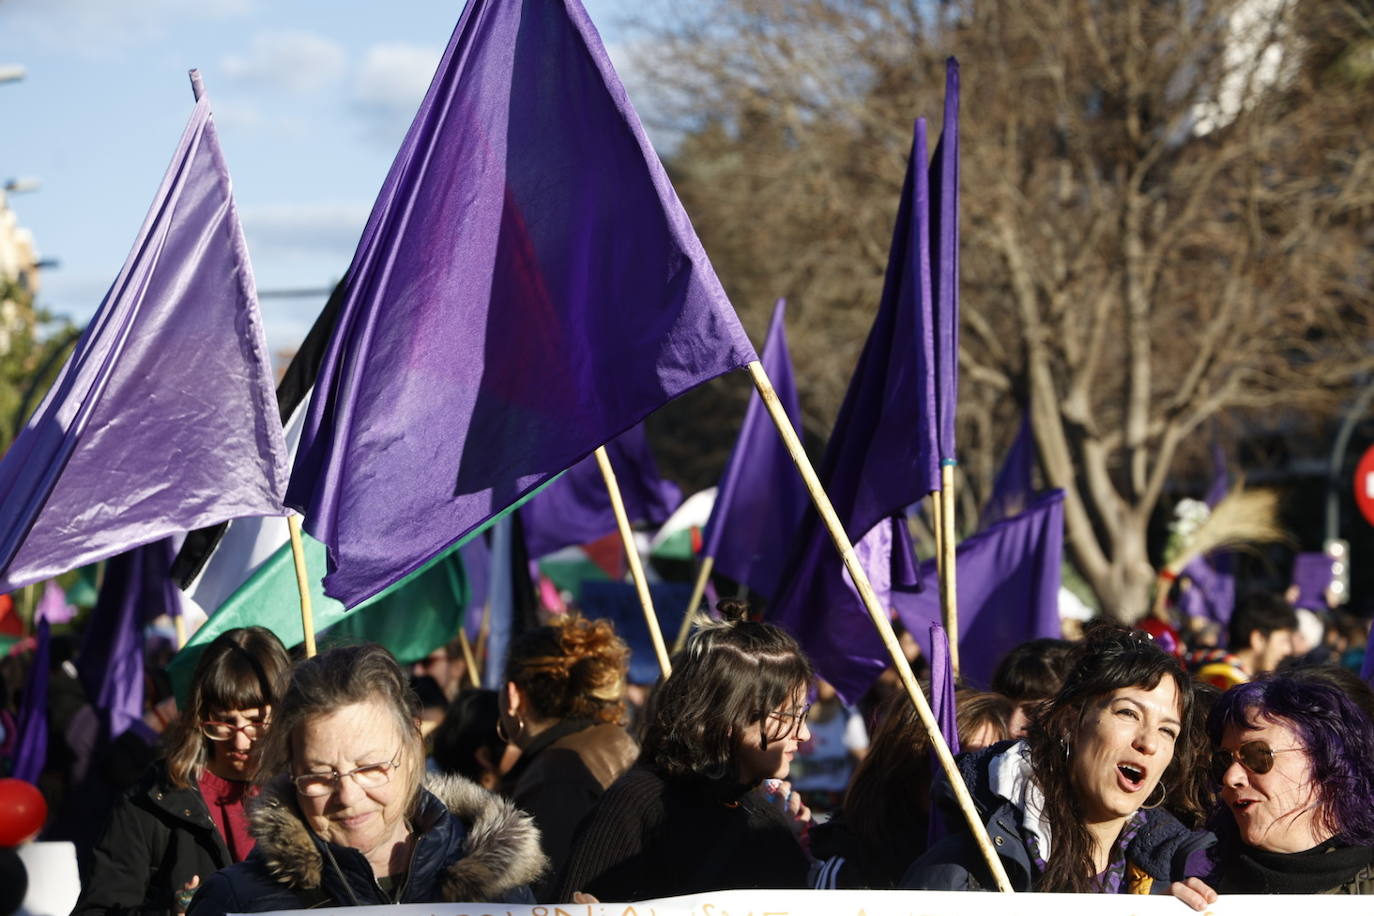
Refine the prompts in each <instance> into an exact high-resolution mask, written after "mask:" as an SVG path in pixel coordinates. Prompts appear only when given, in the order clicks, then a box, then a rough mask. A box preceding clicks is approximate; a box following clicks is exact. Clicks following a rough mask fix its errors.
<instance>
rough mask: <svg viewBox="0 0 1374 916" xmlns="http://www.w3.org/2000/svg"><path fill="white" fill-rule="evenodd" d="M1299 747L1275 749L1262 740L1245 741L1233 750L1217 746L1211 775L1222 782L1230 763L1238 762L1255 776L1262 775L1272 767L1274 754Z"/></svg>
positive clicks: (1297, 749)
mask: <svg viewBox="0 0 1374 916" xmlns="http://www.w3.org/2000/svg"><path fill="white" fill-rule="evenodd" d="M1300 750H1302V748H1300V747H1285V748H1279V749H1278V750H1275V749H1274V748H1271V747H1270V746H1269V745H1268V744H1266V743H1265V742H1263V741H1246V742H1245V743H1244V744H1242V745H1241V746H1240V747H1238V748H1236V749H1235V750H1233V751H1232V750H1227V749H1226V748H1224V747H1223V748H1219V749H1217V751H1216V752H1214V753H1213V754H1212V777H1213V778H1214V779H1215V780H1216V781H1217V782H1219V783H1220V782H1223V781H1224V779H1225V777H1226V771H1227V770H1229V769H1231V763H1232V762H1233V761H1234V762H1236V763H1239V764H1240V765H1241V766H1243V767H1245V769H1247V770H1249V771H1250V772H1251V773H1254V774H1255V775H1256V776H1263V775H1264V774H1265V773H1268V772H1269V771H1270V770H1272V769H1273V768H1274V755H1275V754H1287V753H1289V752H1290V751H1300Z"/></svg>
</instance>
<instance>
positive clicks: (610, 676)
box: [497, 616, 639, 900]
mask: <svg viewBox="0 0 1374 916" xmlns="http://www.w3.org/2000/svg"><path fill="white" fill-rule="evenodd" d="M629 661H630V652H629V649H628V648H627V647H626V646H625V643H624V641H622V640H621V639H620V637H619V636H617V635H616V633H615V628H614V627H613V626H612V625H611V623H610V622H609V621H606V620H586V619H584V618H581V617H576V616H574V617H569V618H567V619H566V620H564V621H562V622H561V623H557V624H554V625H551V626H543V627H539V628H537V629H534V630H530V631H529V632H527V633H525V634H524V635H523V636H521V637H520V638H519V639H517V640H516V641H515V644H514V645H512V646H511V649H510V655H509V656H508V657H507V660H506V683H505V686H504V687H503V688H502V689H501V691H500V693H499V695H498V697H497V701H498V703H499V708H500V714H501V717H500V719H499V720H498V723H497V726H498V730H499V731H500V732H501V733H502V735H503V736H504V737H505V738H506V740H507V741H509V742H510V743H511V744H514V745H515V746H516V747H518V748H519V749H520V756H519V758H518V759H517V760H516V762H515V765H514V766H513V767H512V768H511V770H510V772H509V773H507V774H506V777H505V779H504V781H503V792H504V794H505V795H506V796H507V797H509V798H510V799H511V800H512V801H514V802H515V804H516V805H517V806H518V807H519V808H520V809H521V810H523V811H525V812H527V813H529V814H531V815H533V817H534V821H535V823H536V824H538V825H539V832H540V835H541V837H542V840H543V846H544V854H545V855H547V856H548V857H549V860H550V863H551V866H550V871H549V874H548V875H546V877H545V879H544V882H543V883H542V884H537V885H535V887H534V892H535V897H536V899H541V900H542V899H543V898H544V896H545V894H546V893H547V891H549V890H551V888H550V887H549V886H548V885H549V884H550V883H551V882H552V880H553V876H554V875H555V874H557V871H558V869H559V868H560V867H561V866H562V865H563V863H564V862H565V861H566V860H567V857H568V852H569V851H570V849H571V845H572V837H573V831H575V830H576V829H577V825H578V823H580V822H581V820H582V818H584V817H586V815H587V813H588V812H589V811H591V810H592V808H593V807H595V806H596V803H597V801H598V800H599V799H600V798H601V795H602V793H603V792H605V791H606V788H607V787H608V786H609V785H610V784H611V783H613V782H615V781H616V780H617V779H619V778H620V774H622V773H624V772H625V771H626V770H627V769H629V768H630V765H631V764H632V763H634V760H635V757H636V756H637V755H638V753H639V748H638V747H637V746H636V745H635V742H634V739H633V738H631V737H630V736H629V734H628V733H627V732H626V731H625V729H624V728H623V727H622V723H623V721H624V719H625V703H624V700H623V699H622V694H623V692H624V683H625V672H626V670H627V669H628V667H629Z"/></svg>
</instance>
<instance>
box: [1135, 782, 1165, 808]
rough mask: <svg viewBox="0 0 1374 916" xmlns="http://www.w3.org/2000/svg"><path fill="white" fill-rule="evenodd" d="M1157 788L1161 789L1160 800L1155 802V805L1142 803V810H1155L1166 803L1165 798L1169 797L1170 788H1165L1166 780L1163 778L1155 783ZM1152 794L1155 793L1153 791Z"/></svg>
mask: <svg viewBox="0 0 1374 916" xmlns="http://www.w3.org/2000/svg"><path fill="white" fill-rule="evenodd" d="M1155 788H1156V789H1158V790H1159V801H1157V802H1155V803H1154V804H1153V805H1141V806H1140V807H1141V810H1143V811H1153V810H1154V809H1155V808H1158V807H1159V806H1160V805H1162V804H1164V799H1166V798H1168V797H1169V790H1168V789H1166V788H1164V780H1162V779H1161V780H1160V781H1159V782H1157V783H1156V784H1155ZM1150 794H1151V795H1154V793H1153V792H1151V793H1150ZM1145 800H1146V801H1149V799H1148V798H1146V799H1145Z"/></svg>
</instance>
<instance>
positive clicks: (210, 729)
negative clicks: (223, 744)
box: [200, 722, 267, 741]
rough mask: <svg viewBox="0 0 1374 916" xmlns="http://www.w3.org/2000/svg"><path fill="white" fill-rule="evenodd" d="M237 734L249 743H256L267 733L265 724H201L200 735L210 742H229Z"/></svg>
mask: <svg viewBox="0 0 1374 916" xmlns="http://www.w3.org/2000/svg"><path fill="white" fill-rule="evenodd" d="M238 732H243V737H245V738H247V739H248V740H249V741H256V740H258V739H259V738H261V737H262V736H263V735H264V734H265V733H266V732H267V723H266V722H248V723H246V724H244V725H235V724H234V723H232V722H202V723H201V724H200V733H201V734H202V735H204V736H205V737H207V738H209V739H210V740H211V741H230V740H232V739H233V737H234V735H235V734H237V733H238Z"/></svg>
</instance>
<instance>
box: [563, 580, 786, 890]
mask: <svg viewBox="0 0 1374 916" xmlns="http://www.w3.org/2000/svg"><path fill="white" fill-rule="evenodd" d="M720 611H721V613H722V616H723V619H722V620H721V621H719V622H713V623H709V624H706V625H704V626H702V627H700V628H699V629H697V630H696V631H695V632H693V633H692V635H691V636H690V637H689V638H688V640H687V645H686V646H685V647H684V648H683V650H682V651H681V652H679V653H678V654H677V655H676V656H674V658H673V673H672V674H671V675H670V676H669V677H668V679H667V680H665V681H661V682H660V683H659V684H658V686H657V687H656V688H655V689H654V693H653V695H652V696H651V697H650V699H649V704H648V708H647V710H646V712H645V717H646V725H645V731H644V738H643V744H642V746H641V751H640V755H639V760H638V761H637V762H636V764H635V765H634V766H633V767H631V768H630V769H629V770H628V771H626V773H625V774H624V775H623V776H621V777H620V778H619V779H618V780H616V782H615V783H613V784H612V785H611V787H610V788H609V789H607V790H606V794H605V795H603V796H602V798H601V801H600V803H599V804H598V805H597V807H596V808H595V809H593V811H592V813H591V814H590V815H589V816H588V818H587V819H586V820H585V821H583V822H582V825H581V827H580V828H579V829H578V832H577V835H576V837H575V839H574V840H573V846H572V853H571V856H570V857H569V860H568V864H567V866H566V867H565V868H564V869H563V872H562V874H561V876H560V878H559V880H558V882H557V888H558V890H557V891H556V893H555V895H554V899H555V900H559V901H567V900H572V899H574V895H575V894H578V893H586V894H590V895H591V896H593V897H595V898H596V899H598V900H606V901H610V900H614V901H626V900H644V899H647V898H652V897H670V896H675V895H679V894H693V893H699V892H704V891H712V890H723V889H726V888H787V887H804V886H805V882H806V874H807V870H808V868H809V859H808V857H807V855H806V854H805V852H803V850H802V847H801V845H800V844H799V842H798V839H797V835H798V833H799V832H800V830H801V826H802V825H803V824H804V823H805V822H806V820H808V814H809V813H808V812H807V811H806V809H805V807H804V806H803V805H802V804H801V799H800V798H799V797H797V796H796V795H795V794H792V793H790V792H789V791H788V787H787V785H786V783H785V780H786V777H787V773H788V770H789V768H790V766H791V762H792V758H793V756H795V754H796V752H797V747H798V745H800V744H801V743H802V742H804V741H806V740H807V739H808V738H810V737H811V733H810V731H808V729H807V726H806V715H807V711H808V709H809V707H808V704H807V692H808V690H809V689H810V685H811V663H810V662H809V661H807V659H806V656H805V655H804V654H802V651H801V648H800V647H799V646H798V645H797V643H796V640H794V639H793V638H792V637H791V636H789V635H788V634H787V633H786V632H784V631H783V630H781V629H779V628H778V627H775V626H773V625H772V624H767V623H758V622H755V621H750V620H746V619H744V613H745V611H746V606H745V605H744V604H743V603H741V602H736V601H722V602H721V603H720ZM765 783H766V785H765ZM755 790H759V791H755Z"/></svg>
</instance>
